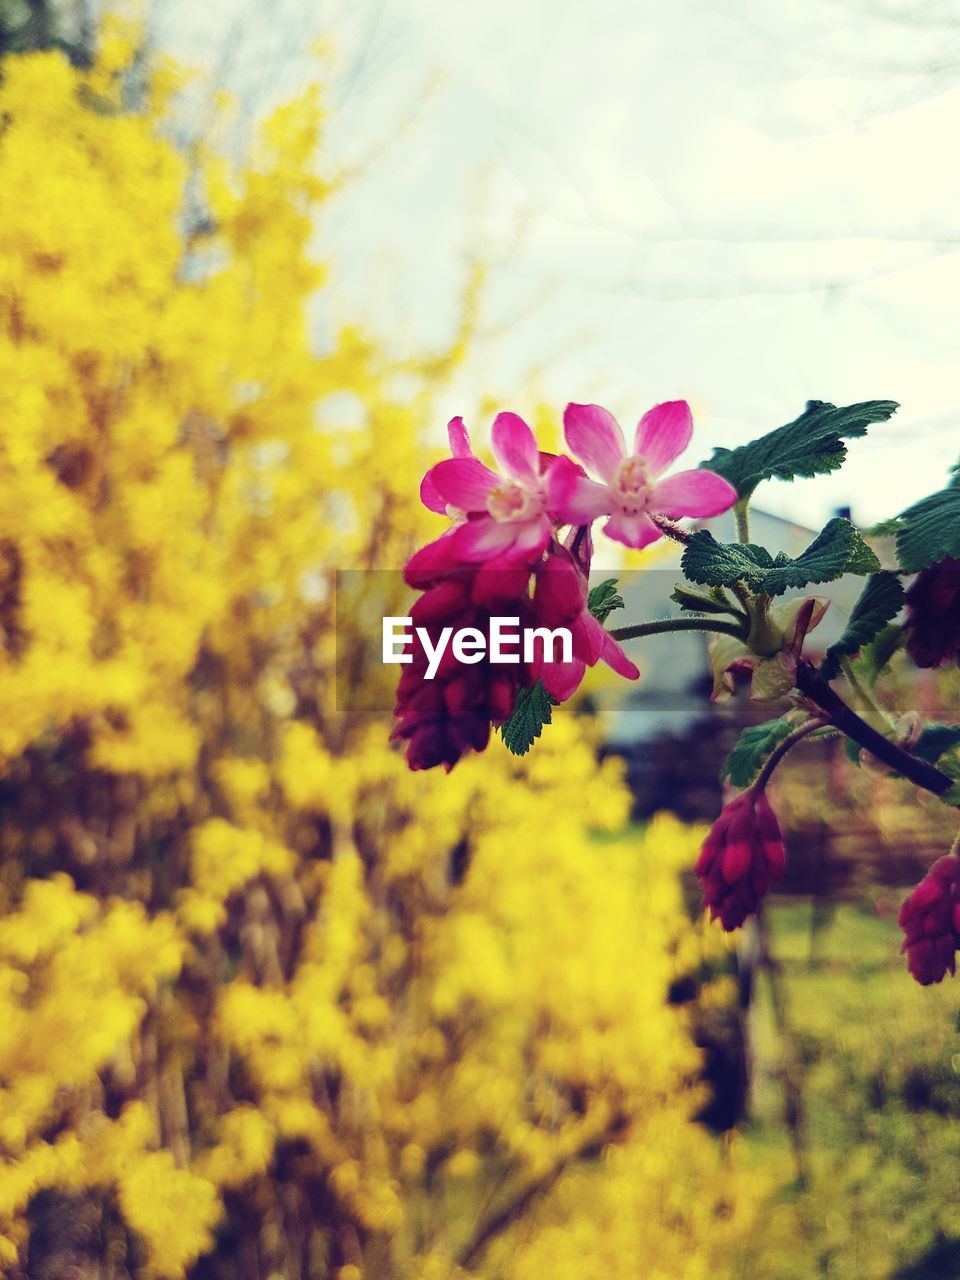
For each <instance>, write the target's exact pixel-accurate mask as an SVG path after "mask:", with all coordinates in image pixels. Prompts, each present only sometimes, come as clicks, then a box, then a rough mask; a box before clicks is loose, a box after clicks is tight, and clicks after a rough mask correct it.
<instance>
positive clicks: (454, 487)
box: [426, 458, 500, 511]
mask: <svg viewBox="0 0 960 1280" xmlns="http://www.w3.org/2000/svg"><path fill="white" fill-rule="evenodd" d="M426 478H427V479H429V480H431V481H432V483H433V487H434V489H435V490H436V492H437V493H438V494H439V495H440V497H441V498H442V499H443V500H444V502H448V503H449V504H450V506H452V507H459V508H460V510H461V511H483V510H485V508H486V504H487V495H488V494H489V493H490V490H491V489H495V488H496V487H497V485H498V484H499V483H500V479H499V477H498V476H497V475H496V473H495V472H493V471H491V470H490V468H489V467H485V466H484V465H483V463H482V462H479V461H478V460H477V459H476V458H447V459H446V461H444V462H438V463H437V465H436V466H435V467H431V468H430V470H429V471H428V472H427V476H426Z"/></svg>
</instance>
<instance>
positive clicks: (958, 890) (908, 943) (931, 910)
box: [900, 853, 960, 987]
mask: <svg viewBox="0 0 960 1280" xmlns="http://www.w3.org/2000/svg"><path fill="white" fill-rule="evenodd" d="M900 928H901V929H902V930H903V932H904V939H903V946H902V947H901V948H900V951H901V953H902V954H905V955H906V957H907V967H908V969H909V970H910V973H911V974H912V975H913V977H914V978H916V980H917V982H919V983H920V984H921V985H922V986H925V987H926V986H929V985H930V983H931V982H942V981H943V978H944V976H945V975H946V974H947V973H948V972H949V973H953V972H954V969H955V965H956V952H957V946H958V945H960V936H958V935H960V857H957V855H956V854H955V853H948V854H946V855H944V857H942V858H938V859H937V861H936V862H935V863H934V864H933V866H932V867H931V868H930V870H929V871H928V872H927V874H926V875H925V876H924V877H923V879H922V880H921V881H920V883H919V884H918V885H917V887H916V888H915V889H914V890H913V892H912V893H911V894H910V896H909V898H907V900H906V902H904V904H903V906H902V907H901V908H900Z"/></svg>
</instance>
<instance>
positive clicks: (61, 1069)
mask: <svg viewBox="0 0 960 1280" xmlns="http://www.w3.org/2000/svg"><path fill="white" fill-rule="evenodd" d="M129 58H130V48H129V46H128V45H127V44H126V43H125V42H124V41H123V40H122V39H121V38H120V37H118V36H116V35H113V34H107V35H106V36H105V38H104V39H103V41H102V45H101V51H100V56H99V58H98V60H97V61H96V63H95V65H94V66H93V67H92V69H90V70H77V69H74V68H71V67H70V66H69V64H68V63H67V61H66V60H65V59H64V58H63V57H62V56H61V55H59V54H57V53H36V54H30V55H27V56H22V57H11V58H9V59H7V60H6V61H5V62H4V63H3V66H2V82H0V118H2V121H3V126H2V132H0V190H3V191H4V192H6V193H8V198H7V199H6V200H5V201H4V212H3V217H2V219H0V639H2V645H0V754H2V778H0V790H2V804H0V849H2V861H0V912H2V914H0V1153H2V1168H0V1255H2V1259H3V1267H4V1269H5V1274H8V1275H11V1276H34V1275H36V1276H41V1275H43V1276H47V1275H51V1276H52V1275H57V1276H66V1275H72V1274H76V1275H83V1276H87V1275H91V1276H92V1275H101V1274H102V1275H108V1274H109V1275H111V1276H122V1275H131V1276H141V1275H142V1276H156V1277H176V1276H182V1275H185V1274H187V1273H189V1274H190V1275H192V1276H197V1277H221V1276H222V1277H227V1276H250V1277H253V1276H264V1277H266V1276H272V1277H281V1276H282V1277H299V1276H303V1277H333V1276H336V1277H339V1280H361V1278H363V1277H366V1278H367V1280H386V1278H388V1277H397V1278H398V1280H399V1278H409V1280H451V1278H452V1277H455V1276H462V1277H465V1276H470V1275H488V1276H491V1277H493V1276H496V1277H512V1278H515V1280H534V1277H541V1276H547V1275H549V1276H551V1277H558V1278H560V1277H564V1276H570V1277H571V1278H572V1277H577V1278H578V1280H591V1278H593V1277H597V1278H599V1277H602V1276H603V1277H605V1276H607V1275H617V1276H621V1277H630V1276H635V1277H638V1278H639V1277H643V1280H655V1278H656V1277H664V1278H666V1277H677V1278H678V1280H679V1277H683V1278H684V1280H696V1277H698V1276H707V1275H711V1274H714V1273H715V1272H717V1270H718V1268H721V1267H722V1260H723V1258H724V1257H725V1256H726V1254H727V1253H728V1251H729V1249H730V1248H731V1246H732V1245H733V1244H734V1242H735V1241H736V1240H737V1239H738V1238H739V1235H740V1233H741V1232H742V1231H743V1230H744V1228H745V1226H746V1225H748V1221H749V1217H750V1213H749V1208H748V1206H749V1204H750V1202H751V1199H754V1198H755V1191H756V1188H753V1187H752V1186H751V1185H750V1184H748V1183H747V1181H746V1180H745V1175H744V1174H742V1173H740V1172H738V1171H737V1169H736V1167H735V1164H736V1161H735V1156H736V1151H735V1149H733V1148H730V1147H727V1148H725V1149H723V1150H722V1151H721V1150H719V1149H718V1148H717V1147H716V1146H715V1144H714V1142H713V1140H712V1139H710V1138H709V1137H708V1136H707V1135H706V1134H705V1132H704V1131H702V1130H701V1129H699V1128H696V1127H694V1126H693V1125H692V1124H691V1123H690V1122H689V1117H690V1115H691V1114H692V1112H693V1111H694V1110H695V1109H696V1107H697V1106H698V1105H699V1104H700V1102H701V1100H702V1099H701V1091H700V1088H699V1086H698V1085H697V1084H696V1077H697V1072H698V1069H699V1063H698V1059H697V1056H696V1054H695V1053H694V1051H693V1050H692V1048H691V1043H690V1039H689V1034H688V1028H687V1027H686V1026H685V1024H684V1022H683V1020H682V1015H681V1014H680V1013H678V1012H677V1011H673V1010H670V1009H668V1008H667V1007H666V1005H665V992H666V989H667V986H668V984H669V982H670V979H671V977H672V975H673V974H674V973H675V972H676V971H677V969H678V966H689V964H690V960H691V956H690V952H691V948H692V949H693V950H694V951H695V950H696V949H697V948H700V947H703V946H706V945H707V944H706V943H705V942H704V941H703V938H702V936H701V935H700V934H698V933H696V932H695V931H693V930H692V929H691V927H690V926H688V925H686V924H685V917H684V913H683V909H682V903H681V898H680V890H679V887H678V883H677V878H676V873H677V869H678V867H680V866H681V865H683V864H689V863H690V862H691V861H692V859H693V857H694V854H695V850H696V847H697V845H698V843H699V840H698V835H697V833H695V832H694V833H689V832H687V831H685V830H684V829H682V828H681V827H680V826H679V825H677V824H676V823H674V822H672V821H668V820H660V821H658V822H657V823H655V824H654V825H653V826H652V827H651V828H650V830H649V831H648V832H647V834H646V835H645V836H644V837H643V839H642V840H639V841H637V840H635V839H634V840H630V841H627V840H626V839H623V838H618V837H617V836H616V834H615V833H616V831H617V830H618V829H620V828H621V827H622V825H623V823H624V821H625V818H626V812H627V799H626V792H625V789H624V787H623V785H622V783H621V780H620V777H619V774H618V772H617V770H616V768H615V767H614V766H613V765H611V764H606V765H603V766H599V765H598V764H597V763H596V759H595V754H594V749H593V742H592V739H591V732H590V730H589V726H588V722H587V721H584V720H580V721H575V720H573V719H572V718H571V717H568V718H567V720H566V722H565V723H558V724H557V725H556V726H555V727H554V729H553V730H552V732H551V734H550V735H549V737H548V738H547V739H545V740H544V743H543V745H542V747H541V749H540V750H539V751H538V752H537V753H535V754H534V755H533V756H531V757H529V758H528V759H527V760H526V761H523V762H518V761H516V760H515V759H513V758H512V757H511V756H509V755H508V754H507V753H506V751H504V750H501V749H496V748H491V750H490V751H489V752H488V753H487V755H486V756H484V757H482V758H480V757H475V758H472V759H470V760H467V761H465V762H463V763H462V764H461V765H460V766H458V768H457V770H456V771H455V772H454V773H453V774H452V775H451V776H450V777H449V778H445V777H435V776H433V775H422V774H421V775H412V774H410V773H409V772H408V771H407V770H406V768H405V766H404V765H403V763H402V759H401V757H400V755H399V752H398V751H397V750H396V749H395V748H393V747H391V746H389V745H388V743H387V734H386V732H385V731H384V716H385V713H381V714H380V715H379V716H377V715H374V716H369V715H368V716H366V717H364V716H363V715H360V714H358V713H351V712H350V710H349V708H346V707H344V706H343V705H340V704H339V703H338V698H337V681H336V679H335V667H336V662H337V658H338V656H339V658H340V661H341V664H344V663H345V664H346V666H347V668H348V671H347V676H346V677H345V679H346V681H347V684H348V685H349V687H350V688H351V689H356V688H362V689H364V690H365V691H369V705H370V706H371V707H376V706H381V707H383V708H389V705H390V701H389V699H390V690H389V681H390V679H391V673H389V672H387V673H384V672H383V671H382V669H381V667H380V664H379V660H378V655H376V654H372V653H371V650H370V647H369V646H367V648H365V647H364V644H363V637H362V636H361V635H360V634H359V632H357V633H356V634H351V631H350V627H349V625H348V624H347V623H344V624H343V625H342V626H341V627H340V629H339V634H338V636H337V638H336V640H335V636H334V616H335V606H334V583H333V575H334V570H335V569H337V568H341V567H345V566H346V567H359V568H370V567H382V566H399V565H400V564H401V563H402V562H403V560H404V558H405V557H406V556H407V555H408V554H409V551H410V549H411V548H412V546H413V544H414V540H415V538H417V537H420V539H421V540H422V538H423V535H424V531H425V529H426V528H427V527H428V525H429V521H430V517H429V516H428V515H426V514H425V513H423V512H422V510H421V509H420V508H419V505H418V504H416V503H415V502H414V501H413V500H412V499H411V498H408V497H407V496H406V489H407V487H408V483H409V477H410V476H411V475H413V474H415V473H416V472H417V471H418V470H422V461H423V460H422V458H421V455H420V448H421V445H420V443H419V441H418V437H419V435H420V433H421V430H422V426H423V424H424V423H426V422H428V421H429V417H430V414H429V408H430V395H431V393H432V391H433V390H434V389H435V387H436V386H437V385H438V382H439V380H440V379H441V378H442V376H443V374H444V372H445V371H446V369H447V368H448V367H449V366H450V365H451V363H452V362H453V361H455V359H456V358H457V355H458V354H459V346H460V342H461V339H458V340H457V341H456V342H455V343H454V344H453V345H452V346H451V349H450V351H448V352H445V353H443V354H442V355H440V356H436V357H430V358H425V359H424V360H423V361H421V362H419V363H417V364H414V365H406V366H404V367H403V368H397V367H396V366H392V365H391V364H390V363H389V362H388V361H387V360H386V358H385V357H384V356H382V355H381V353H380V352H378V350H377V348H376V347H375V345H373V343H372V342H371V341H370V340H369V339H368V338H367V337H366V336H364V335H363V334H361V333H359V332H356V331H353V330H345V331H342V332H340V333H338V334H337V335H336V338H335V340H333V341H331V344H330V347H329V349H328V350H327V351H326V352H325V353H321V354H319V355H316V354H313V353H312V352H311V349H310V343H309V339H308V326H307V302H308V299H309V298H310V297H311V295H312V294H313V293H314V291H315V290H316V289H317V288H318V287H319V286H321V285H322V282H323V272H322V269H321V268H319V267H318V266H317V265H315V264H313V263H312V262H311V261H310V259H309V257H308V255H307V244H308V241H309V240H310V238H311V235H312V233H313V227H314V221H313V218H314V213H315V207H316V205H317V203H318V202H320V201H322V200H323V198H324V197H325V195H326V194H327V188H326V186H325V185H324V183H323V182H322V181H321V180H319V179H318V178H317V177H315V176H314V175H313V173H312V171H311V167H310V165H311V158H312V155H313V153H314V150H315V146H316V143H317V139H318V128H319V113H318V110H317V106H316V103H315V101H314V100H313V98H312V97H307V98H304V99H301V100H299V101H297V102H294V103H292V104H290V105H289V106H287V107H286V108H284V109H283V110H281V111H279V112H278V113H277V114H276V115H275V116H274V117H273V118H272V119H271V120H270V122H269V123H268V125H267V126H266V128H265V130H264V133H263V136H262V138H261V140H260V142H259V143H258V144H257V147H256V148H255V150H254V152H253V154H252V155H251V156H250V158H249V162H248V164H247V166H246V167H245V168H244V170H243V171H242V172H240V173H233V172H228V171H227V170H226V168H225V167H224V166H222V165H221V164H219V163H218V162H217V161H216V159H215V158H214V157H209V156H208V157H202V158H201V172H200V174H199V175H193V177H194V180H197V181H198V182H200V183H201V184H202V188H203V190H204V192H205V197H204V198H205V200H206V202H207V203H208V205H209V219H208V220H207V223H205V224H204V229H203V230H201V231H193V232H188V233H186V235H185V233H184V232H183V231H182V224H181V221H180V220H181V216H182V209H183V204H184V188H185V184H186V183H187V181H188V177H189V176H190V175H188V168H187V163H186V161H185V159H184V158H183V157H182V156H181V155H180V154H179V153H178V152H177V150H176V149H175V148H174V147H173V146H172V145H171V144H170V142H169V141H167V140H165V138H164V136H163V134H162V132H161V130H160V127H159V126H160V122H161V119H162V116H163V113H164V110H165V94H164V91H168V90H169V89H171V88H172V87H174V85H175V76H174V74H173V72H172V71H171V70H170V69H168V68H160V69H159V72H158V75H157V77H156V79H155V82H154V84H153V85H152V87H151V89H150V91H149V95H148V102H147V105H146V108H145V109H144V110H140V111H138V112H136V113H131V112H129V111H127V110H125V109H124V83H125V82H124V69H125V67H126V66H127V64H128V61H129ZM396 577H397V580H398V581H397V590H398V592H399V590H400V584H399V574H397V575H396ZM398 598H399V597H398ZM375 639H376V640H377V641H378V640H379V637H378V636H376V637H375ZM338 645H339V648H340V653H339V655H338V653H337V647H338ZM342 701H343V700H342V699H341V700H340V703H342ZM596 829H599V830H601V831H607V832H610V833H614V834H612V835H610V836H607V837H605V838H604V839H603V840H602V841H598V840H597V839H596V838H595V837H593V836H592V835H591V832H592V831H594V830H596ZM701 835H702V833H701ZM712 945H719V944H716V943H714V944H712Z"/></svg>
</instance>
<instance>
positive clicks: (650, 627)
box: [609, 618, 746, 640]
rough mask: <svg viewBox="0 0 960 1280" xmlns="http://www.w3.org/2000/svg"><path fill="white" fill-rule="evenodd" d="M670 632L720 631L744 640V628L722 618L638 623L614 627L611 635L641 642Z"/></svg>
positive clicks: (666, 619)
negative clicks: (643, 638) (642, 639)
mask: <svg viewBox="0 0 960 1280" xmlns="http://www.w3.org/2000/svg"><path fill="white" fill-rule="evenodd" d="M669 631H720V632H722V633H723V634H724V635H728V636H736V638H737V639H738V640H742V639H743V638H744V636H745V635H746V632H745V630H744V628H743V627H741V626H738V625H737V623H735V622H724V621H723V620H722V619H720V618H716V619H714V618H659V619H658V620H657V621H656V622H637V623H635V624H634V625H633V626H632V627H613V628H611V630H610V632H609V634H610V635H611V636H612V637H613V639H614V640H639V639H641V638H642V637H643V636H659V635H663V634H665V633H666V632H669Z"/></svg>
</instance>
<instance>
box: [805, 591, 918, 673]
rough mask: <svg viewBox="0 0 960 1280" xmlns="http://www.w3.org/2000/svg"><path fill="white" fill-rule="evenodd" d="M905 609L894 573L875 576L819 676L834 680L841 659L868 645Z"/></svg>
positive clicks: (830, 651) (861, 594) (855, 606)
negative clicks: (902, 608)
mask: <svg viewBox="0 0 960 1280" xmlns="http://www.w3.org/2000/svg"><path fill="white" fill-rule="evenodd" d="M902 605H903V586H902V585H901V582H900V579H899V578H898V577H897V575H896V574H895V573H875V574H873V575H872V577H869V578H868V579H867V584H866V586H865V587H864V588H863V591H862V592H861V593H860V598H859V599H858V600H857V603H856V604H855V605H854V606H853V612H852V613H851V614H850V618H849V621H848V622H847V625H846V628H845V630H844V632H843V635H842V636H841V637H840V639H839V640H838V641H837V642H836V644H832V645H831V646H830V648H829V649H828V650H827V652H826V656H825V657H824V659H823V662H822V664H821V666H820V674H821V675H822V676H823V677H824V678H825V679H827V680H832V679H833V678H834V676H835V675H836V674H837V672H838V671H839V670H840V659H841V658H846V657H849V656H850V654H852V653H856V652H857V651H858V650H859V649H862V648H863V646H864V645H865V644H869V643H870V641H871V640H872V639H873V638H874V636H876V635H877V633H878V632H879V631H880V629H881V628H882V627H883V626H885V625H886V623H888V622H889V621H890V619H891V618H895V617H896V616H897V614H898V613H899V612H900V609H901V607H902Z"/></svg>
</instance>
